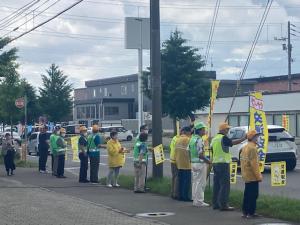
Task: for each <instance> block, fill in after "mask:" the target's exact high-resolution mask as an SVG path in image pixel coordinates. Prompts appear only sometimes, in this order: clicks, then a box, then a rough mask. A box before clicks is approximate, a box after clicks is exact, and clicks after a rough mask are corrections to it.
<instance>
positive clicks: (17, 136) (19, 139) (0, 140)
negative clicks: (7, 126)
mask: <svg viewBox="0 0 300 225" xmlns="http://www.w3.org/2000/svg"><path fill="white" fill-rule="evenodd" d="M5 134H11V131H5V132H3V133H1V134H0V144H1V145H2V139H4V138H5ZM12 137H13V139H14V140H15V141H16V142H17V143H18V144H19V145H20V146H21V143H22V139H21V137H20V135H19V134H18V133H17V132H12Z"/></svg>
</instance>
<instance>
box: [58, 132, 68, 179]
mask: <svg viewBox="0 0 300 225" xmlns="http://www.w3.org/2000/svg"><path fill="white" fill-rule="evenodd" d="M65 136H66V129H65V128H61V129H60V136H57V140H56V149H57V150H56V155H57V175H56V177H57V178H66V177H65V176H64V170H65V154H66V147H67V144H66V142H65V140H64V138H65Z"/></svg>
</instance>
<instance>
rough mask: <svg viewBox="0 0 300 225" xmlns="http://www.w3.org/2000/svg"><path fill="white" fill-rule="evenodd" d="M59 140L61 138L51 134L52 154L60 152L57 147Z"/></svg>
mask: <svg viewBox="0 0 300 225" xmlns="http://www.w3.org/2000/svg"><path fill="white" fill-rule="evenodd" d="M58 139H59V136H58V135H56V134H51V136H50V149H51V153H52V154H56V153H57V150H58V146H57V140H58Z"/></svg>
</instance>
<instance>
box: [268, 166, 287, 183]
mask: <svg viewBox="0 0 300 225" xmlns="http://www.w3.org/2000/svg"><path fill="white" fill-rule="evenodd" d="M285 185H286V162H285V161H283V162H272V163H271V186H272V187H282V186H285Z"/></svg>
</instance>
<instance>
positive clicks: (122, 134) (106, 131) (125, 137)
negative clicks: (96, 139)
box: [100, 126, 133, 141]
mask: <svg viewBox="0 0 300 225" xmlns="http://www.w3.org/2000/svg"><path fill="white" fill-rule="evenodd" d="M112 131H117V132H118V139H119V140H122V141H131V140H132V139H133V133H132V131H131V130H126V129H125V128H124V127H123V126H109V127H101V128H100V133H101V134H103V135H104V138H105V139H106V140H107V139H110V132H112Z"/></svg>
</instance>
